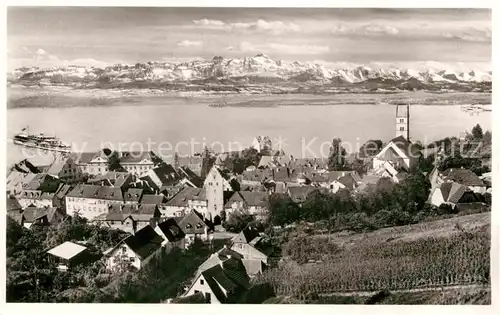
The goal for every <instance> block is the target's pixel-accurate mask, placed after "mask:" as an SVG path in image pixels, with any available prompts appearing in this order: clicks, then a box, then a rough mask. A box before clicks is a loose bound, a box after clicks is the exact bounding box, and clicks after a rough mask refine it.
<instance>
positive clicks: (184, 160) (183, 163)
mask: <svg viewBox="0 0 500 315" xmlns="http://www.w3.org/2000/svg"><path fill="white" fill-rule="evenodd" d="M174 164H175V165H174V167H175V168H176V169H179V168H181V167H182V168H184V169H186V168H187V169H189V170H190V171H192V172H193V173H194V174H196V175H197V176H201V170H202V167H203V157H202V156H201V155H200V154H196V155H193V156H183V157H177V159H176V161H175V163H174Z"/></svg>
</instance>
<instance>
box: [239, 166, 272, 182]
mask: <svg viewBox="0 0 500 315" xmlns="http://www.w3.org/2000/svg"><path fill="white" fill-rule="evenodd" d="M241 178H242V180H245V181H255V182H264V181H266V180H268V179H272V178H273V171H272V170H271V169H268V168H265V169H256V170H253V171H243V173H242V174H241Z"/></svg>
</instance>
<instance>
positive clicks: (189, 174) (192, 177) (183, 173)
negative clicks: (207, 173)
mask: <svg viewBox="0 0 500 315" xmlns="http://www.w3.org/2000/svg"><path fill="white" fill-rule="evenodd" d="M179 176H180V177H181V178H182V179H186V180H189V182H191V183H192V184H193V185H194V186H196V187H201V186H203V180H202V179H201V177H200V176H198V175H197V174H196V173H195V172H193V171H192V170H191V169H190V168H189V167H186V166H181V167H179Z"/></svg>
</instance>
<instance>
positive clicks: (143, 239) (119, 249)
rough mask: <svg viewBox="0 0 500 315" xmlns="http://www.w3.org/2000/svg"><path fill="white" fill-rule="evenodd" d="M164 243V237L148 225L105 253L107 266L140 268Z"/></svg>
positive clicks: (109, 268) (111, 268)
mask: <svg viewBox="0 0 500 315" xmlns="http://www.w3.org/2000/svg"><path fill="white" fill-rule="evenodd" d="M162 243H163V238H162V237H161V236H160V235H158V234H157V233H156V232H155V230H154V229H153V228H152V227H151V226H149V225H146V226H145V227H143V228H142V229H140V230H138V231H137V232H136V233H135V234H133V235H130V236H128V237H126V238H125V239H123V240H122V241H121V242H120V243H118V244H117V245H116V246H115V247H113V248H110V249H108V250H107V251H106V252H105V253H104V256H105V257H106V268H107V269H108V270H115V269H116V268H121V267H128V266H131V267H134V268H135V269H137V270H139V269H141V268H142V267H144V266H145V265H146V264H147V263H148V262H149V261H151V259H152V258H153V257H154V256H155V254H156V253H159V252H160V251H161V248H162V246H161V245H162Z"/></svg>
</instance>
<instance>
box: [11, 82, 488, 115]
mask: <svg viewBox="0 0 500 315" xmlns="http://www.w3.org/2000/svg"><path fill="white" fill-rule="evenodd" d="M218 102H223V103H225V104H224V105H223V106H221V107H214V110H217V108H222V107H232V108H266V107H269V108H276V107H288V106H337V105H397V104H406V103H410V104H414V105H423V106H454V105H469V104H481V105H491V104H492V94H491V93H484V92H439V93H436V92H426V91H415V92H409V91H401V92H397V93H381V92H379V93H376V92H374V93H367V92H363V93H321V94H305V93H302V94H300V93H286V94H285V93H284V94H264V93H263V94H237V93H187V92H165V91H156V90H101V89H94V90H83V89H72V88H68V87H43V88H40V87H37V88H27V87H24V86H23V87H20V86H9V87H7V109H19V108H72V107H108V106H140V105H156V106H169V105H185V106H208V105H209V104H212V103H218Z"/></svg>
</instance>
